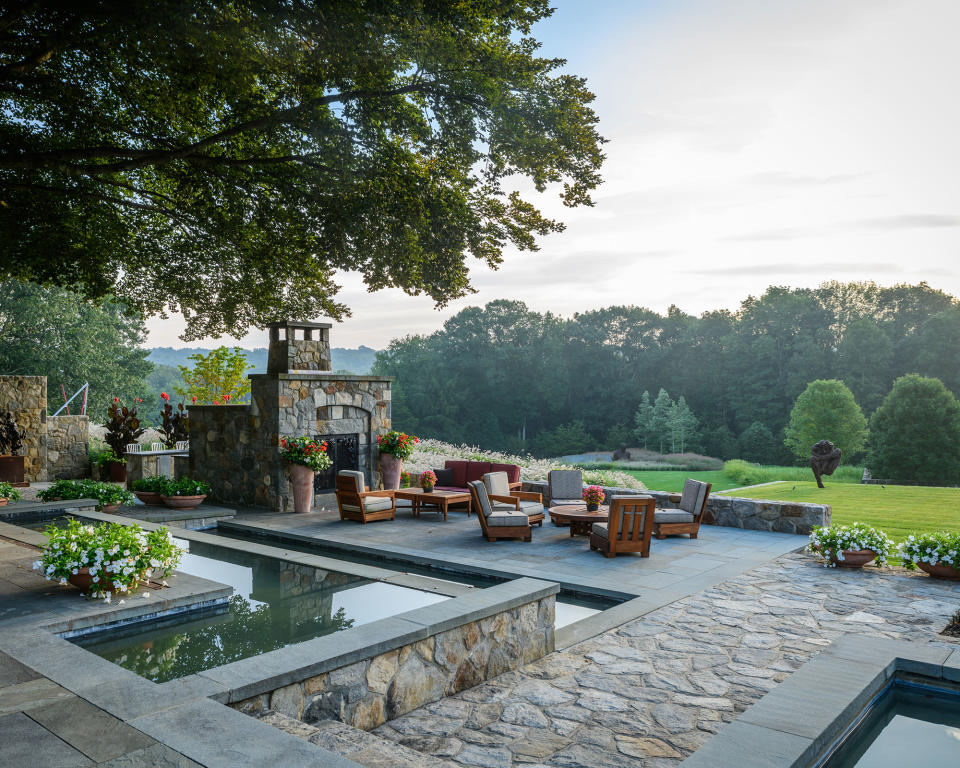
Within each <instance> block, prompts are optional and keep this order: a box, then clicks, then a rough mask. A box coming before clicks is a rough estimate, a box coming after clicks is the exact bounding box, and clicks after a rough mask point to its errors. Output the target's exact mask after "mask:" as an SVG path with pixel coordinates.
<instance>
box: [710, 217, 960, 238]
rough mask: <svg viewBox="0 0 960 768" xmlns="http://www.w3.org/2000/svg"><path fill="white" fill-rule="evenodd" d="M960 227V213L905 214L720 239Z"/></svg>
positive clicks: (759, 231)
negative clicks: (954, 214) (952, 214)
mask: <svg viewBox="0 0 960 768" xmlns="http://www.w3.org/2000/svg"><path fill="white" fill-rule="evenodd" d="M949 227H960V216H948V215H943V214H935V213H927V214H901V215H897V216H876V217H873V218H869V219H857V220H855V221H841V222H836V223H834V224H826V225H824V226H822V227H783V228H781V229H763V230H758V231H756V232H744V233H743V234H739V235H729V236H728V237H723V238H720V239H721V241H722V242H727V243H752V242H766V241H781V240H799V239H801V238H806V237H823V236H826V235H831V234H836V233H838V232H871V231H874V232H875V231H881V232H889V231H895V230H904V229H944V228H949Z"/></svg>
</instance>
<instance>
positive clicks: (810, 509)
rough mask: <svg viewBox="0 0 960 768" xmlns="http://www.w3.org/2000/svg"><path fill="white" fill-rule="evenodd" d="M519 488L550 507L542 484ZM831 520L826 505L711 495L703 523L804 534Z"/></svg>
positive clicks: (663, 500) (660, 494) (618, 491)
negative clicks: (539, 496) (535, 496)
mask: <svg viewBox="0 0 960 768" xmlns="http://www.w3.org/2000/svg"><path fill="white" fill-rule="evenodd" d="M523 489H524V490H525V491H527V490H529V491H533V492H535V493H540V494H542V495H543V500H544V504H545V505H547V506H550V500H549V493H548V488H547V484H546V483H545V482H524V484H523ZM603 490H604V492H605V493H606V494H607V497H608V498H609V497H610V496H611V495H612V496H634V495H637V494H646V495H648V496H653V497H654V498H655V499H656V500H657V506H658V507H660V508H661V509H676V508H677V507H679V506H680V505H679V504H677V503H676V502H673V501H671V500H670V496H671V494H670V493H667V492H666V491H637V490H634V489H633V488H613V487H604V488H603ZM832 520H833V508H832V507H831V506H830V505H829V504H794V503H791V502H788V501H771V500H766V499H744V498H740V497H737V496H722V495H716V494H713V493H711V494H710V498H709V499H708V500H707V511H706V513H705V516H704V520H703V522H704V523H705V524H707V525H722V526H726V527H728V528H748V529H750V530H755V531H776V532H778V533H797V534H803V535H808V534H809V533H810V532H811V531H812V530H813V528H814V527H815V526H818V525H830V524H831V522H832Z"/></svg>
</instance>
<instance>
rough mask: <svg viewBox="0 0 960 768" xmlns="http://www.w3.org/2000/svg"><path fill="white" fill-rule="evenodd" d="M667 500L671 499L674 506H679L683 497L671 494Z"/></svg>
mask: <svg viewBox="0 0 960 768" xmlns="http://www.w3.org/2000/svg"><path fill="white" fill-rule="evenodd" d="M667 498H668V499H670V501H672V502H673V503H674V504H679V503H680V500H681V499H682V498H683V495H682V494H679V493H671V494H670V495H669V496H668V497H667Z"/></svg>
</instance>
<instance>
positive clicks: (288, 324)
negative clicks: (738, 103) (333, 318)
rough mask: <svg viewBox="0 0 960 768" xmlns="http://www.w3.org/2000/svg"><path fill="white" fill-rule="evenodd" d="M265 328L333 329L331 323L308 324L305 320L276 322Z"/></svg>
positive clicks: (268, 324)
mask: <svg viewBox="0 0 960 768" xmlns="http://www.w3.org/2000/svg"><path fill="white" fill-rule="evenodd" d="M267 328H333V323H310V322H307V321H305V320H278V321H277V322H275V323H267Z"/></svg>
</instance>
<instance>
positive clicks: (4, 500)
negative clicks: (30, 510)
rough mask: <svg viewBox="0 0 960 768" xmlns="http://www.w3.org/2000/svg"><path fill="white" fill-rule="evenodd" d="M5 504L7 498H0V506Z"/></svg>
mask: <svg viewBox="0 0 960 768" xmlns="http://www.w3.org/2000/svg"><path fill="white" fill-rule="evenodd" d="M5 506H7V500H6V499H0V507H5Z"/></svg>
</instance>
